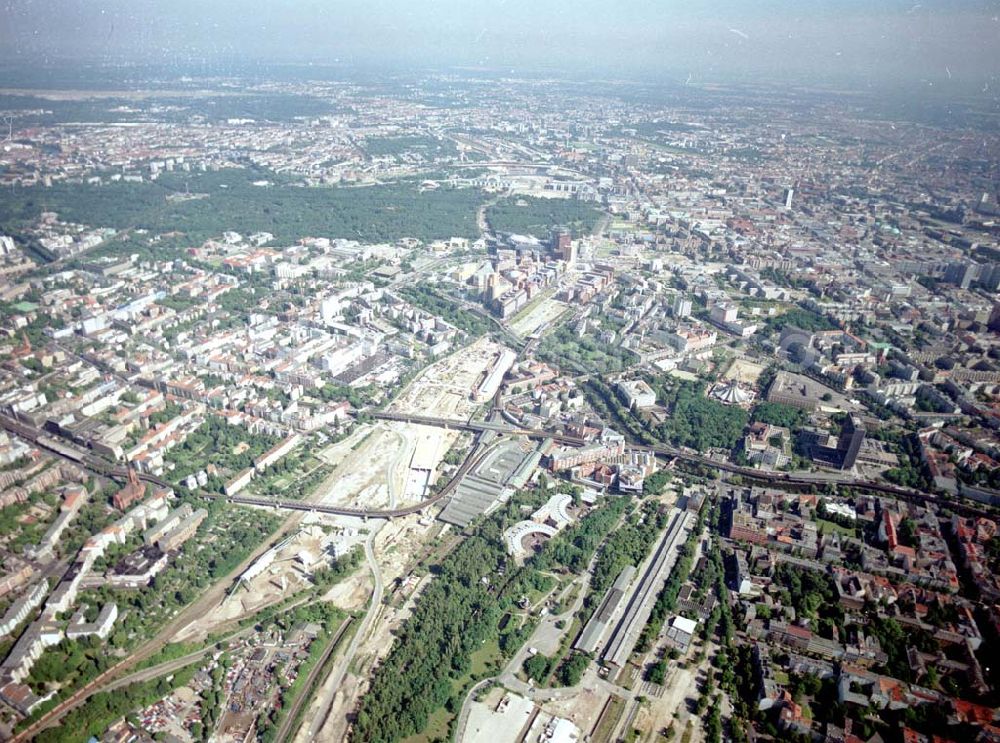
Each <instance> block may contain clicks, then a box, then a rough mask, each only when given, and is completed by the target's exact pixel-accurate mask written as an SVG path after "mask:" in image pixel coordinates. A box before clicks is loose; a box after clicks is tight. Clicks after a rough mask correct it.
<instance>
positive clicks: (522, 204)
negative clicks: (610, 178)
mask: <svg viewBox="0 0 1000 743" xmlns="http://www.w3.org/2000/svg"><path fill="white" fill-rule="evenodd" d="M602 216H603V214H602V212H601V211H600V210H599V209H596V208H594V207H593V206H591V205H590V204H587V203H586V202H583V201H577V200H576V199H544V198H534V197H531V196H517V197H509V198H505V199H500V200H499V201H497V202H496V203H495V204H491V205H490V206H489V207H487V208H486V221H487V222H488V223H489V225H490V228H491V229H492V230H493V231H494V232H506V233H516V234H519V235H535V236H536V237H539V238H548V237H549V235H550V234H551V233H552V232H553V231H554V230H556V229H566V230H569V231H570V232H572V233H573V234H574V235H584V234H590V233H591V232H593V230H594V228H595V227H596V226H597V223H598V222H599V221H600V219H601V217H602Z"/></svg>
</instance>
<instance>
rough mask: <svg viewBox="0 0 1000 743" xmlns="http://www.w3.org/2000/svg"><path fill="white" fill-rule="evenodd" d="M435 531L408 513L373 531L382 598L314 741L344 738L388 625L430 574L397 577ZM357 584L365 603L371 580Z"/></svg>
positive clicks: (387, 637) (322, 692) (405, 611)
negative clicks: (417, 578) (415, 577)
mask: <svg viewBox="0 0 1000 743" xmlns="http://www.w3.org/2000/svg"><path fill="white" fill-rule="evenodd" d="M439 530H440V524H436V523H434V522H432V521H431V520H430V519H428V518H422V517H420V516H418V515H413V516H407V517H405V518H398V519H393V520H392V521H390V522H388V523H386V524H385V526H383V527H382V528H381V530H380V531H379V532H378V535H377V537H376V538H375V543H374V545H373V549H374V552H375V556H376V562H377V563H378V567H379V573H380V576H381V579H382V582H383V584H384V586H385V595H384V601H383V603H382V604H381V605H380V606H379V607H376V611H377V612H378V614H377V617H376V620H375V622H374V624H373V625H372V627H371V631H370V632H369V633H368V635H367V636H366V637H363V638H361V642H360V644H359V645H358V649H357V653H356V655H355V656H354V659H353V662H352V663H351V665H350V667H349V668H348V672H347V674H346V675H345V676H344V679H343V682H342V683H341V685H340V688H339V689H338V691H337V694H336V696H335V697H334V700H333V705H332V706H331V707H330V712H329V715H328V717H327V720H326V724H325V725H324V726H323V727H322V728H321V729H320V730H319V732H318V733H317V735H316V738H315V739H316V740H318V741H341V740H343V739H344V737H345V735H346V732H347V716H348V715H349V714H350V713H351V712H352V711H353V710H354V708H355V707H356V705H357V703H358V700H359V699H360V696H361V694H362V693H363V692H364V690H365V687H366V685H367V679H368V678H370V675H371V673H372V670H373V668H374V666H375V664H376V663H377V662H378V661H379V660H381V659H382V658H384V657H385V656H386V655H387V654H388V652H389V650H390V649H391V648H392V643H393V640H394V636H393V634H392V630H394V629H398V628H399V627H400V626H401V625H402V623H403V622H404V621H406V619H407V618H408V617H409V616H410V612H411V611H412V608H413V605H414V602H415V600H416V597H417V596H418V595H419V593H420V591H421V590H422V589H423V587H424V586H425V585H426V584H427V581H429V580H431V578H430V577H424V578H423V579H422V580H421V581H419V582H418V583H417V582H414V581H406V582H404V583H403V585H402V586H400V587H397V579H403V578H405V577H406V576H407V575H409V573H410V571H411V570H412V569H413V567H414V563H415V556H419V555H422V554H424V552H425V551H426V547H427V543H428V541H429V540H430V539H432V536H433V535H434V534H437V533H438V532H439ZM445 533H447V532H445ZM362 572H364V571H362ZM365 575H367V574H365ZM336 588H337V587H335V589H334V590H336ZM358 588H359V589H360V590H363V591H364V599H363V601H364V602H367V600H368V598H369V597H370V595H371V584H370V582H369V583H364V582H361V581H359V583H358ZM341 590H343V591H348V590H349V589H348V588H347V587H343V588H341ZM397 592H398V593H397ZM350 595H351V598H352V599H353V600H356V598H357V593H356V591H352V592H351V594H350ZM327 683H329V682H327ZM329 692H330V689H329V688H328V687H327V686H326V684H324V685H323V686H322V687H321V688H320V689H319V691H318V692H317V694H316V695H315V698H316V699H323V698H326V697H327V696H328V694H329ZM315 707H316V705H315V704H311V705H310V707H309V710H308V712H307V715H306V721H307V724H304V725H303V726H302V728H300V731H299V732H300V735H299V737H298V740H301V741H303V742H304V741H305V738H304V737H303V735H302V733H303V731H305V730H307V729H308V728H309V724H308V721H309V720H310V719H311V718H312V716H314V715H315V714H316V713H317V710H316V708H315Z"/></svg>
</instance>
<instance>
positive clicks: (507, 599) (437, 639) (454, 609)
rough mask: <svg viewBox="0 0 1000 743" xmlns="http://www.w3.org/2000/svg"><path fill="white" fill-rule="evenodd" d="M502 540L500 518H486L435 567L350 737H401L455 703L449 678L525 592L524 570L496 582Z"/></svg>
mask: <svg viewBox="0 0 1000 743" xmlns="http://www.w3.org/2000/svg"><path fill="white" fill-rule="evenodd" d="M502 544H503V541H502V536H501V532H500V530H499V519H489V520H487V522H485V523H484V524H483V525H481V526H480V527H479V529H478V530H477V533H476V534H474V535H473V536H470V537H469V538H467V539H466V540H465V541H464V542H462V543H461V544H460V545H459V546H458V547H457V548H456V549H455V550H454V551H453V552H451V553H450V554H448V555H447V556H446V557H445V558H444V559H443V560H442V562H441V564H440V565H437V566H435V568H434V570H435V572H436V573H437V574H438V575H437V577H436V578H435V580H433V581H432V582H431V583H430V584H429V585H428V587H427V588H426V589H425V591H424V593H423V594H422V595H421V598H420V602H419V603H418V604H417V606H416V607H415V609H414V611H413V614H412V615H411V617H410V619H409V620H408V622H407V623H406V625H405V626H404V627H403V628H402V630H401V631H400V633H399V636H398V639H397V640H396V642H395V644H394V645H393V647H392V650H391V651H390V653H389V655H388V656H387V657H386V659H385V660H384V661H383V662H382V665H381V666H380V667H379V669H378V670H377V671H376V673H375V675H374V677H373V678H372V683H371V687H370V688H369V691H368V693H367V694H366V695H365V696H364V698H363V699H362V701H361V706H360V709H359V711H358V716H357V720H356V722H355V725H354V728H353V731H352V740H355V741H392V740H399V739H402V738H405V737H407V736H410V735H413V734H415V733H418V732H420V731H421V730H423V729H424V727H425V726H426V725H427V721H428V719H429V717H430V715H431V713H433V712H434V711H435V710H437V709H439V708H440V707H442V706H444V705H445V704H449V705H450V706H452V707H457V705H459V704H460V699H459V698H458V695H457V693H456V692H457V691H458V690H456V689H454V688H453V684H452V682H453V680H455V679H458V678H460V677H461V676H463V675H465V674H466V673H468V672H469V669H470V667H471V660H470V659H471V656H472V654H473V652H475V651H476V650H477V649H479V648H480V647H481V646H482V644H483V643H484V642H485V641H487V640H488V639H494V638H496V636H497V632H498V630H497V626H498V622H499V620H500V618H501V616H502V615H503V613H504V612H505V611H506V610H507V609H510V608H512V607H513V606H514V601H516V599H517V598H519V597H520V596H521V595H524V593H525V591H524V590H523V589H524V587H525V584H524V580H523V578H524V576H523V572H524V570H523V569H515V570H514V571H513V573H512V574H511V575H509V576H507V577H505V578H504V579H503V580H502V581H501V582H498V583H496V584H494V581H496V580H498V575H499V574H500V573H501V568H502V567H503V565H504V564H505V562H506V560H505V557H506V555H505V553H504V550H503V547H502ZM484 579H485V580H484Z"/></svg>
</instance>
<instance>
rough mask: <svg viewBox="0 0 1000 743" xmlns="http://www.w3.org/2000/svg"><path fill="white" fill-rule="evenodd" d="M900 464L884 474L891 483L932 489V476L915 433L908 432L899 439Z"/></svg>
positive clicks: (898, 455)
mask: <svg viewBox="0 0 1000 743" xmlns="http://www.w3.org/2000/svg"><path fill="white" fill-rule="evenodd" d="M896 454H897V458H898V460H899V462H898V464H897V465H896V466H895V467H893V468H892V469H889V470H886V471H885V472H883V473H882V476H883V477H884V478H885V479H886V480H888V481H889V482H891V483H895V484H896V485H902V486H903V487H908V488H916V489H917V490H932V489H933V488H932V482H931V478H930V476H929V475H928V471H927V467H926V465H925V464H924V463H923V457H922V456H921V453H920V442H919V441H918V440H917V437H916V435H915V434H908V435H905V436H903V437H902V438H901V439H900V440H899V444H898V446H897V451H896Z"/></svg>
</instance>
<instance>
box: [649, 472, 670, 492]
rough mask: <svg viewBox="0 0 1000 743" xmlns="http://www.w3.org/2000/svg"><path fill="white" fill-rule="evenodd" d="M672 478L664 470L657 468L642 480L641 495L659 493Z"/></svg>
mask: <svg viewBox="0 0 1000 743" xmlns="http://www.w3.org/2000/svg"><path fill="white" fill-rule="evenodd" d="M672 479H673V475H671V474H670V473H669V472H667V471H666V470H657V471H656V472H654V473H653V474H652V475H649V476H648V477H647V478H646V479H645V480H643V482H642V494H643V495H660V493H662V492H663V490H664V488H666V487H667V485H668V484H670V481H671V480H672Z"/></svg>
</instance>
